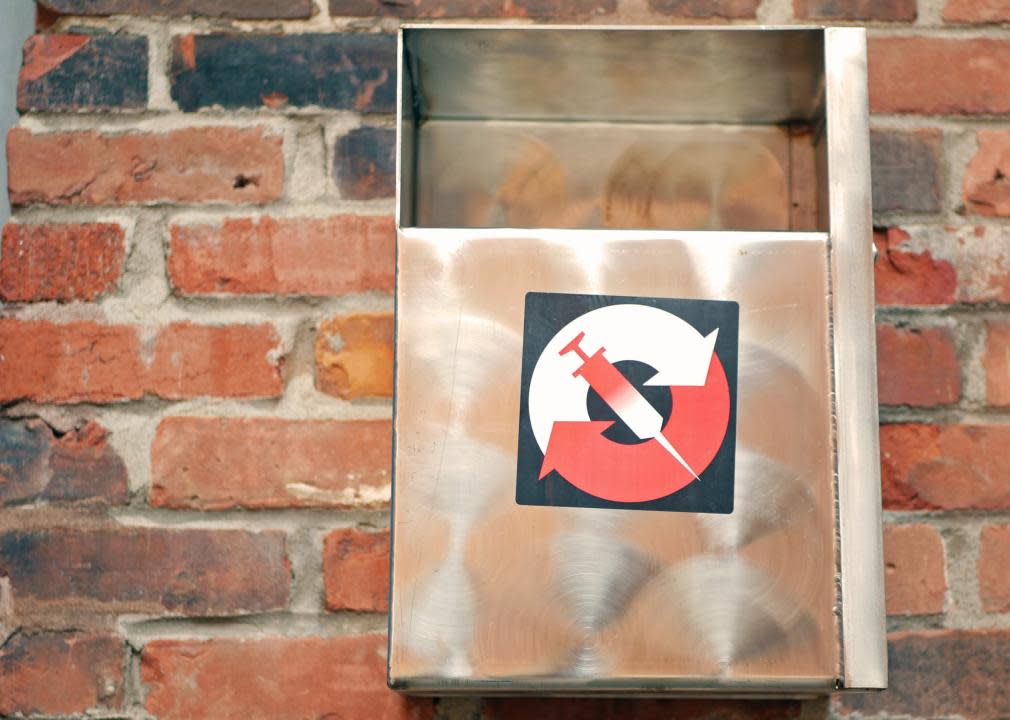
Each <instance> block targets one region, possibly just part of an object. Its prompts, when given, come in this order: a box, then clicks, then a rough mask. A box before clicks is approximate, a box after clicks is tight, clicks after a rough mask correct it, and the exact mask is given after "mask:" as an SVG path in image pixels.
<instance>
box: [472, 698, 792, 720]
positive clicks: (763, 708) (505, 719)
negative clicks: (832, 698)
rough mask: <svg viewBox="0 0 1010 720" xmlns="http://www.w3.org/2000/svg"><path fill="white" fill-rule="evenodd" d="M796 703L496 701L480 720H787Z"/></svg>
mask: <svg viewBox="0 0 1010 720" xmlns="http://www.w3.org/2000/svg"><path fill="white" fill-rule="evenodd" d="M800 709H801V704H800V702H799V701H798V700H617V699H605V698H592V699H589V698H583V699H565V698H546V697H541V698H496V699H492V700H485V701H484V703H483V712H482V713H481V718H482V719H483V720H529V719H530V718H536V719H537V720H601V719H602V718H608V719H612V720H671V719H672V718H676V719H677V720H790V719H791V718H796V717H799V714H800Z"/></svg>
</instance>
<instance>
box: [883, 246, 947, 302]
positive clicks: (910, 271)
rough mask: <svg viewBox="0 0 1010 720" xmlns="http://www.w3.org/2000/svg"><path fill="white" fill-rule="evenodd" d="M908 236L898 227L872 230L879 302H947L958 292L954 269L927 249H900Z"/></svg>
mask: <svg viewBox="0 0 1010 720" xmlns="http://www.w3.org/2000/svg"><path fill="white" fill-rule="evenodd" d="M908 239H909V235H908V233H907V232H905V231H904V230H901V229H900V228H889V229H887V230H878V231H875V232H874V233H873V241H874V243H875V244H876V246H877V253H878V254H877V259H876V261H874V265H873V276H874V283H875V286H876V291H877V304H878V305H905V306H909V305H947V304H950V303H952V302H954V301H955V299H956V297H957V291H958V277H957V269H956V268H955V267H954V265H953V264H952V263H950V262H948V261H946V260H939V259H936V258H934V257H933V254H932V253H931V252H930V251H929V250H924V251H922V252H910V251H908V250H903V249H902V244H903V243H904V242H905V241H907V240H908Z"/></svg>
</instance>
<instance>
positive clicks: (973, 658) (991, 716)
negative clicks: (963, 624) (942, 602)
mask: <svg viewBox="0 0 1010 720" xmlns="http://www.w3.org/2000/svg"><path fill="white" fill-rule="evenodd" d="M887 665H888V689H887V690H885V691H884V692H880V693H849V694H846V695H841V696H839V700H840V704H841V708H840V709H841V711H842V712H843V713H848V712H858V713H861V714H862V716H863V717H867V716H870V715H880V714H885V713H886V714H887V715H892V716H893V715H904V716H906V717H907V716H912V717H933V718H936V717H954V716H957V717H962V718H965V719H966V720H999V719H1000V718H1005V717H1007V715H1008V714H1010V685H1008V684H1007V682H1006V678H1007V677H1008V676H1010V632H1008V631H1006V630H993V631H968V630H936V631H927V632H902V633H894V634H892V635H891V636H890V639H889V642H888V646H887Z"/></svg>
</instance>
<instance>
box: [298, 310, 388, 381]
mask: <svg viewBox="0 0 1010 720" xmlns="http://www.w3.org/2000/svg"><path fill="white" fill-rule="evenodd" d="M315 350H316V387H317V388H318V389H319V391H320V392H324V393H327V394H329V395H336V396H338V397H342V398H346V399H348V400H352V399H354V398H357V397H363V396H369V395H377V396H382V397H390V396H391V395H392V394H393V316H392V315H391V314H388V313H382V314H374V313H362V314H358V315H344V316H337V317H333V318H329V319H327V320H324V321H323V322H322V323H320V325H319V329H318V330H316V347H315Z"/></svg>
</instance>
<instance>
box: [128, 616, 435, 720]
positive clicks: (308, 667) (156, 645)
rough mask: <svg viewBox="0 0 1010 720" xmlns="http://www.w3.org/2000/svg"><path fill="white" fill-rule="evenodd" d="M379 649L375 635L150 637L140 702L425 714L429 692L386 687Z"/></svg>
mask: <svg viewBox="0 0 1010 720" xmlns="http://www.w3.org/2000/svg"><path fill="white" fill-rule="evenodd" d="M385 652H386V638H385V637H383V636H382V635H344V636H338V637H328V638H319V637H302V638H278V637H267V638H259V639H256V640H239V639H232V638H221V639H216V640H157V641H154V642H150V643H148V644H147V645H146V646H145V647H144V650H143V654H142V655H141V666H140V671H141V679H142V680H143V682H144V683H145V685H146V686H147V695H146V699H145V707H146V708H147V711H148V712H149V713H151V714H152V715H154V716H156V717H158V718H159V720H205V719H206V720H273V718H333V719H334V720H335V719H336V718H340V720H430V719H431V718H432V717H433V715H434V707H433V702H432V700H431V699H422V698H406V697H404V696H402V695H399V694H397V693H395V692H393V691H392V690H389V689H388V688H387V687H386V677H385V675H386V661H385V659H384V657H385ZM283 688H306V689H311V691H306V692H286V691H283V690H281V689H283Z"/></svg>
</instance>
